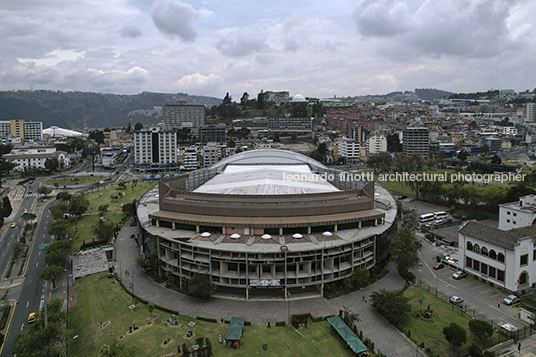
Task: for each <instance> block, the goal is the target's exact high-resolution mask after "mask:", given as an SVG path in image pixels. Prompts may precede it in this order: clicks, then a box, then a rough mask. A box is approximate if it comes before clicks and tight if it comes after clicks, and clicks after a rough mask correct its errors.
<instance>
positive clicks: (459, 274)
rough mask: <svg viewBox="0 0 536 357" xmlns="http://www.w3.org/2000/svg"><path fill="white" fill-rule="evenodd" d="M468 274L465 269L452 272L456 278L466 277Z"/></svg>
mask: <svg viewBox="0 0 536 357" xmlns="http://www.w3.org/2000/svg"><path fill="white" fill-rule="evenodd" d="M466 276H467V274H466V273H465V272H464V271H461V270H458V271H457V272H456V273H454V274H452V277H453V278H454V279H456V280H458V279H461V278H465V277H466Z"/></svg>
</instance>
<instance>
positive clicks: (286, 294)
mask: <svg viewBox="0 0 536 357" xmlns="http://www.w3.org/2000/svg"><path fill="white" fill-rule="evenodd" d="M287 300H288V293H287V286H286V285H285V301H287Z"/></svg>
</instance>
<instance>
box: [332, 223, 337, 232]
mask: <svg viewBox="0 0 536 357" xmlns="http://www.w3.org/2000/svg"><path fill="white" fill-rule="evenodd" d="M337 230H338V225H337V224H336V225H334V226H333V232H337Z"/></svg>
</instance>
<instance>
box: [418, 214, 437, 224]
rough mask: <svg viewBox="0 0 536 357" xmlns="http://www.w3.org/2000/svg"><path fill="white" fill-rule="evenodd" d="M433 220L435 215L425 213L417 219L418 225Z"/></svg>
mask: <svg viewBox="0 0 536 357" xmlns="http://www.w3.org/2000/svg"><path fill="white" fill-rule="evenodd" d="M433 220H435V214H433V213H427V214H423V215H421V216H420V217H419V223H426V222H430V221H433Z"/></svg>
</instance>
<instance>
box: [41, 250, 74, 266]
mask: <svg viewBox="0 0 536 357" xmlns="http://www.w3.org/2000/svg"><path fill="white" fill-rule="evenodd" d="M68 255H69V254H68V253H65V252H62V251H54V252H49V253H47V254H46V255H45V264H46V265H51V266H53V265H55V266H65V264H66V263H67V256H68Z"/></svg>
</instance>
